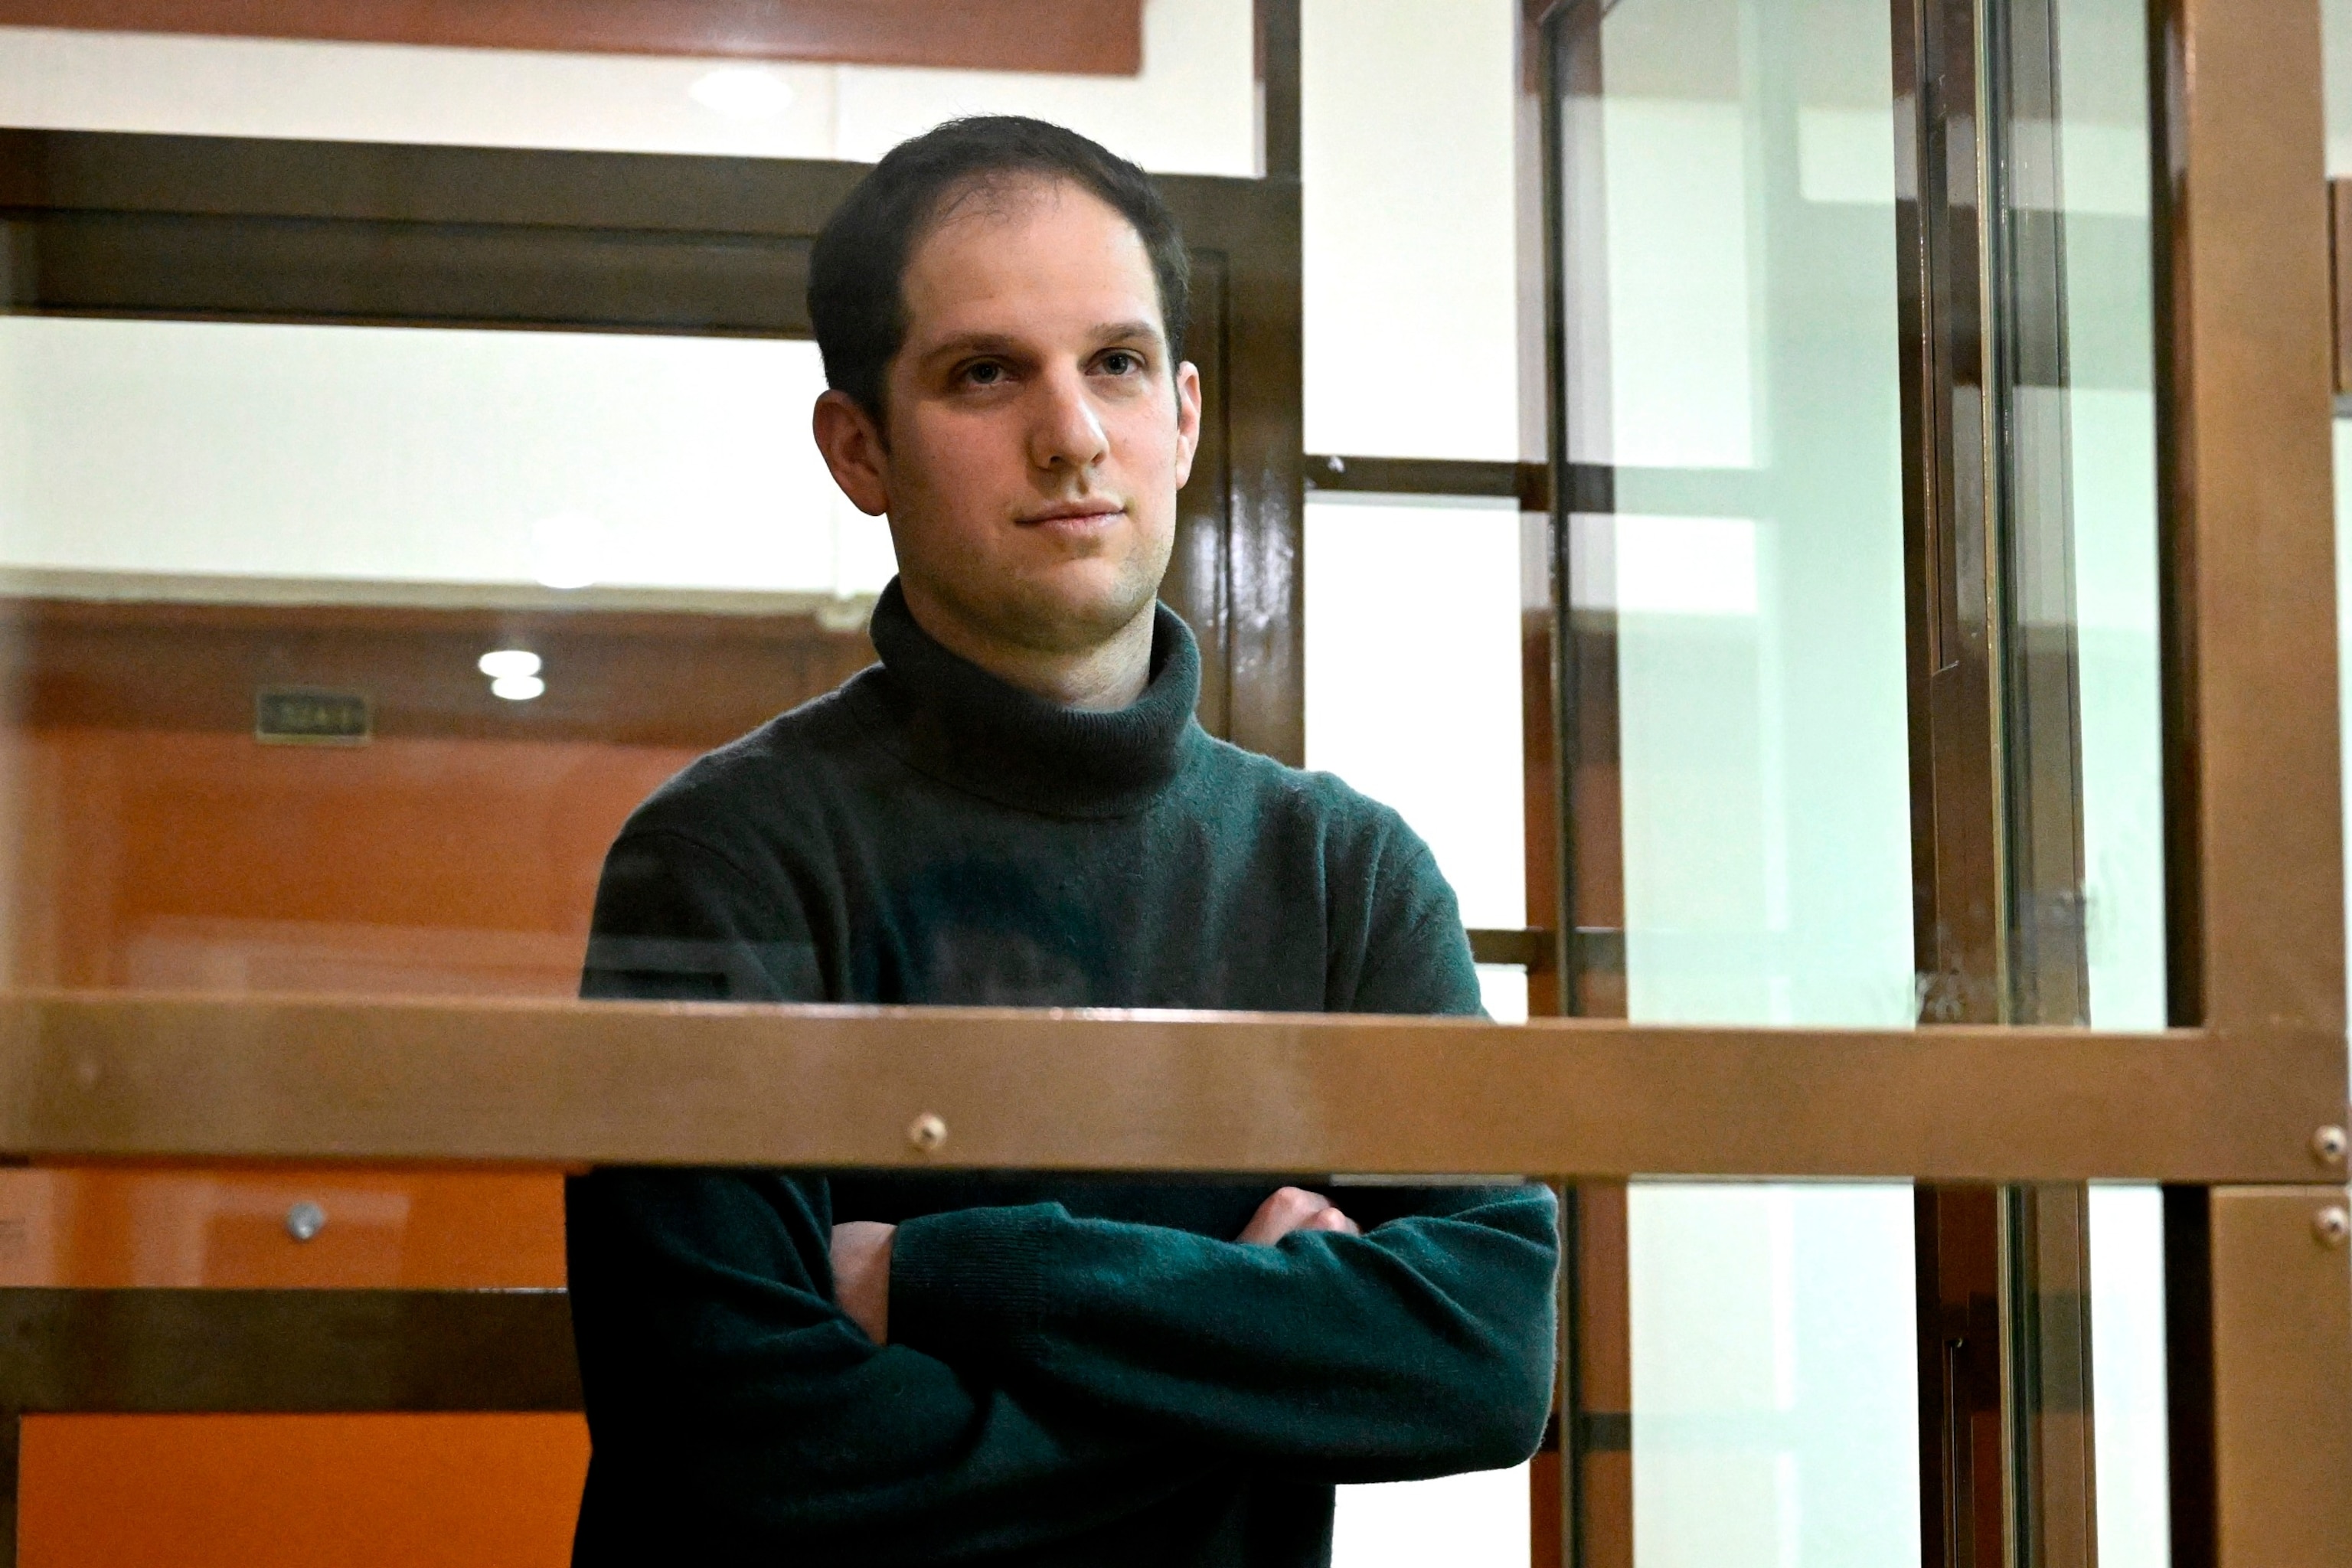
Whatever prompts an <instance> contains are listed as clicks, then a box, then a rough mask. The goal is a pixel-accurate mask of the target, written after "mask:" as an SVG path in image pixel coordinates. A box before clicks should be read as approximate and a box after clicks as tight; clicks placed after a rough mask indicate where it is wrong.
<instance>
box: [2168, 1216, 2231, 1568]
mask: <svg viewBox="0 0 2352 1568" xmlns="http://www.w3.org/2000/svg"><path fill="white" fill-rule="evenodd" d="M2212 1196H2213V1194H2211V1193H2210V1191H2209V1190H2207V1189H2206V1188H2203V1187H2189V1186H2168V1187H2166V1188H2165V1189H2164V1398H2165V1483H2166V1487H2167V1490H2168V1496H2169V1503H2170V1506H2169V1508H2168V1525H2169V1527H2170V1531H2171V1546H2172V1553H2171V1558H2170V1563H2169V1564H2168V1568H2214V1564H2215V1563H2216V1562H2217V1561H2218V1560H2219V1557H2220V1552H2221V1541H2220V1538H2219V1535H2218V1532H2217V1529H2216V1525H2215V1521H2214V1512H2213V1510H2214V1506H2215V1503H2216V1501H2217V1498H2216V1496H2215V1487H2214V1475H2213V1220H2212Z"/></svg>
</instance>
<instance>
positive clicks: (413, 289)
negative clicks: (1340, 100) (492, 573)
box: [0, 131, 1306, 763]
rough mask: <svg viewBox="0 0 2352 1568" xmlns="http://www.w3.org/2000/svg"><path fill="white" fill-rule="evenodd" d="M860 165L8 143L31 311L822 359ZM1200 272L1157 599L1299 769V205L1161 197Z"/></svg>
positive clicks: (1217, 721)
mask: <svg viewBox="0 0 2352 1568" xmlns="http://www.w3.org/2000/svg"><path fill="white" fill-rule="evenodd" d="M863 172H864V171H863V166H862V165H858V164H853V163H821V162H806V161H794V160H784V159H730V158H699V157H674V156H656V155H650V154H631V153H562V152H552V153H551V152H540V151H522V150H510V149H480V148H453V147H413V146H385V145H362V144H353V143H335V142H278V141H268V140H243V139H236V138H215V137H189V136H141V135H121V134H112V133H97V132H89V133H84V132H25V131H17V132H0V229H5V243H6V245H7V246H8V247H9V255H10V257H11V258H12V265H11V266H10V267H9V268H5V269H0V291H5V304H6V306H7V307H9V308H12V309H15V310H25V311H46V312H58V313H81V314H116V315H133V316H163V317H173V318H184V319H190V318H192V319H203V320H243V321H328V322H368V323H373V324H379V325H417V324H432V325H438V326H457V325H462V326H478V327H508V328H552V329H564V330H592V331H651V332H665V333H727V334H749V335H756V336H782V337H796V336H805V335H806V333H807V331H808V330H809V329H808V321H807V313H806V301H805V300H804V298H803V294H804V292H805V283H806V277H805V274H806V264H807V252H808V247H809V245H810V243H811V242H812V240H813V239H814V236H815V235H816V233H817V232H818V230H819V229H820V228H821V227H822V226H823V225H824V219H825V217H826V216H828V215H829V214H830V213H831V212H832V210H833V208H834V206H835V204H837V203H838V202H839V201H840V200H841V198H842V197H843V196H844V195H845V194H846V193H847V191H848V190H849V188H850V186H851V185H852V184H855V182H856V180H857V179H858V177H859V176H860V175H861V174H862V173H863ZM1160 188H1161V190H1162V192H1163V193H1164V194H1165V195H1166V196H1167V197H1168V200H1169V204H1170V205H1171V207H1172V208H1173V209H1174V210H1175V212H1176V214H1177V216H1178V219H1179V221H1180V222H1181V224H1182V226H1183V228H1184V232H1185V235H1186V237H1187V238H1188V240H1189V241H1190V242H1191V244H1192V247H1193V253H1194V254H1193V266H1194V277H1195V287H1196V290H1197V292H1196V309H1195V323H1196V328H1197V330H1196V331H1195V332H1194V333H1193V342H1192V344H1191V345H1190V353H1191V356H1192V359H1193V360H1194V361H1195V363H1199V364H1200V365H1201V367H1202V381H1203V387H1204V391H1205V394H1206V405H1207V406H1206V409H1205V411H1204V417H1203V423H1204V426H1205V429H1204V436H1203V440H1202V450H1201V453H1200V457H1199V460H1198V462H1197V464H1196V468H1195V479H1194V480H1193V482H1192V484H1191V485H1189V486H1187V487H1186V489H1185V490H1184V491H1183V494H1182V496H1181V500H1180V502H1179V506H1180V510H1179V540H1178V550H1177V558H1176V561H1175V563H1174V565H1173V568H1172V569H1171V574H1170V578H1169V583H1168V584H1167V588H1166V590H1165V596H1166V597H1167V598H1168V600H1169V602H1170V603H1171V605H1174V606H1175V607H1176V608H1177V609H1178V611H1179V612H1180V613H1181V614H1182V615H1183V616H1185V617H1186V619H1187V620H1188V621H1189V622H1190V623H1191V624H1192V627H1193V629H1194V631H1195V632H1196V633H1198V634H1199V636H1200V639H1201V644H1202V662H1203V669H1202V705H1201V716H1202V723H1203V724H1205V725H1206V726H1207V727H1208V728H1209V729H1210V730H1211V731H1213V732H1215V733H1218V734H1221V735H1223V736H1225V737H1226V738H1228V739H1231V740H1233V741H1234V742H1237V743H1238V744H1241V745H1244V746H1248V747H1251V748H1252V749H1254V750H1257V751H1261V752H1265V753H1267V754H1268V755H1271V756H1274V757H1276V758H1278V759H1280V760H1282V761H1285V762H1288V763H1299V762H1301V761H1302V760H1303V757H1304V752H1305V733H1306V731H1305V720H1304V715H1303V712H1302V703H1303V697H1304V690H1305V682H1304V677H1303V663H1302V658H1301V651H1300V649H1301V640H1300V639H1301V636H1302V632H1301V608H1302V606H1301V604H1300V595H1301V592H1302V590H1303V584H1302V581H1301V578H1300V576H1299V570H1298V561H1299V547H1300V530H1301V527H1302V522H1301V509H1302V506H1303V491H1302V489H1301V480H1300V477H1299V465H1300V455H1299V454H1300V443H1301V439H1302V425H1301V419H1302V415H1301V402H1300V385H1301V383H1300V375H1301V369H1300V343H1299V320H1300V310H1299V293H1298V289H1299V283H1298V276H1299V275H1298V265H1299V262H1298V258H1299V230H1298V186H1297V182H1296V181H1283V180H1232V179H1219V178H1213V177H1207V176H1191V175H1181V176H1168V177H1165V178H1162V179H1161V180H1160Z"/></svg>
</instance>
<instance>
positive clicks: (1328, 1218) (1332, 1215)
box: [1300, 1204, 1364, 1236]
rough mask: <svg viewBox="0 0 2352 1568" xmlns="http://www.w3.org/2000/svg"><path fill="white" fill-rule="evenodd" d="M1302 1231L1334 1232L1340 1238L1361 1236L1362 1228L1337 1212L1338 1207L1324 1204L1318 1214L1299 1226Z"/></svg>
mask: <svg viewBox="0 0 2352 1568" xmlns="http://www.w3.org/2000/svg"><path fill="white" fill-rule="evenodd" d="M1300 1228H1301V1229H1303V1230H1334V1231H1338V1232H1339V1234H1340V1235H1341V1236H1361V1235H1363V1234H1364V1232H1363V1228H1362V1227H1361V1226H1359V1225H1357V1224H1356V1222H1355V1221H1354V1220H1351V1219H1349V1217H1348V1216H1347V1215H1343V1214H1341V1213H1340V1212H1339V1207H1338V1205H1332V1204H1326V1205H1324V1206H1323V1210H1322V1212H1321V1213H1320V1214H1318V1215H1316V1216H1315V1217H1314V1218H1313V1219H1310V1220H1308V1221H1307V1223H1306V1224H1305V1225H1304V1226H1300Z"/></svg>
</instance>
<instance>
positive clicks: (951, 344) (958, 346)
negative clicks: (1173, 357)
mask: <svg viewBox="0 0 2352 1568" xmlns="http://www.w3.org/2000/svg"><path fill="white" fill-rule="evenodd" d="M1088 335H1089V336H1091V337H1092V338H1093V339H1094V341H1095V342H1103V343H1115V342H1134V341H1135V340H1136V339H1138V338H1145V339H1149V340H1150V342H1154V343H1157V342H1160V341H1161V340H1160V328H1159V327H1158V325H1157V324H1155V323H1153V322H1151V321H1146V320H1144V319H1143V318H1141V317H1137V318H1136V319H1135V320H1133V321H1103V322H1100V323H1098V324H1097V326H1095V327H1094V328H1093V330H1092V331H1091V332H1090V333H1089V334H1088ZM1021 352H1022V344H1021V342H1020V340H1018V339H1016V338H1013V337H1011V336H1009V335H1007V334H1005V333H1003V332H959V333H957V334H956V335H955V336H954V337H951V338H941V339H940V341H939V342H936V343H933V344H931V345H929V347H928V348H925V349H924V350H923V351H922V356H923V358H924V359H925V360H943V359H961V358H963V357H964V356H965V355H967V354H1008V355H1009V354H1017V353H1021Z"/></svg>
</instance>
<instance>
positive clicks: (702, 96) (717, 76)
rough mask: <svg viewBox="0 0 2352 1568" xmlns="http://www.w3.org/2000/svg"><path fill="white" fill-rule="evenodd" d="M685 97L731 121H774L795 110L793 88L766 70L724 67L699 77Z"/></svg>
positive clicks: (758, 67) (762, 67)
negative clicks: (793, 108)
mask: <svg viewBox="0 0 2352 1568" xmlns="http://www.w3.org/2000/svg"><path fill="white" fill-rule="evenodd" d="M686 95H687V97H688V98H690V99H692V100H694V101H695V102H697V103H698V104H700V105H702V107H703V108H705V109H708V110H710V111H711V112H713V113H715V114H723V115H725V116H726V117H727V118H728V119H730V120H773V119H774V118H775V117H776V116H777V115H779V114H782V112H783V111H784V110H787V109H790V108H791V107H792V106H793V88H792V84H791V83H790V82H788V81H786V80H785V79H783V78H782V77H780V76H778V75H777V74H776V73H775V72H774V71H772V70H770V69H768V68H766V67H764V66H721V67H719V68H718V69H717V70H715V71H707V72H705V73H704V74H703V75H701V76H699V77H697V78H696V79H695V81H694V85H693V86H692V87H689V88H688V89H686Z"/></svg>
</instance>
